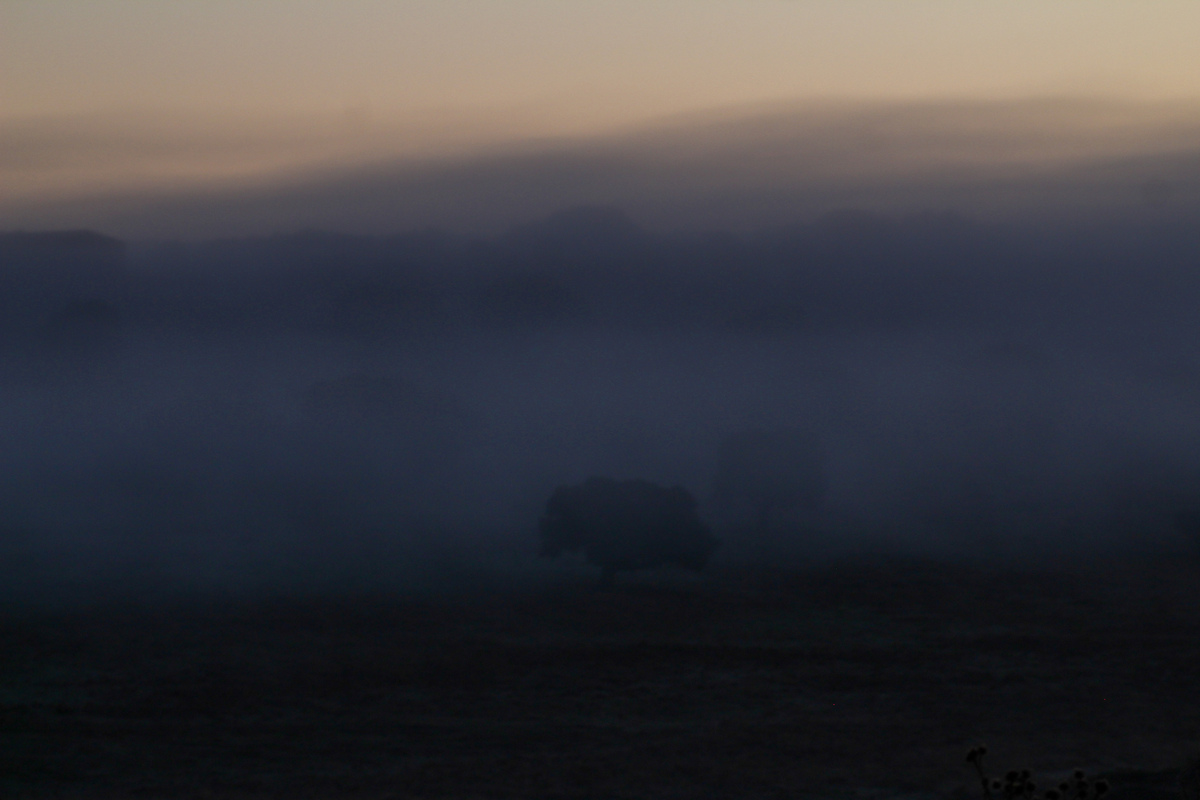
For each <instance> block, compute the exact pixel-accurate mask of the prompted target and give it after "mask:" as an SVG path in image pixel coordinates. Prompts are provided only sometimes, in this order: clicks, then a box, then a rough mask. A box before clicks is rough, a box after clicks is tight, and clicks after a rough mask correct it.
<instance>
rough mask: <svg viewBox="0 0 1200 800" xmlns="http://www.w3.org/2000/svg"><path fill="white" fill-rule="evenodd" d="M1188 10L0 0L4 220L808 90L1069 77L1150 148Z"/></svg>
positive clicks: (691, 121) (709, 110)
mask: <svg viewBox="0 0 1200 800" xmlns="http://www.w3.org/2000/svg"><path fill="white" fill-rule="evenodd" d="M1197 29H1200V6H1197V5H1196V4H1195V3H1190V2H1183V1H1182V0H1180V1H1179V2H1168V1H1167V0H1160V1H1159V2H1142V3H1136V4H1133V3H1102V4H1101V3H1094V2H1080V1H1068V0H1062V1H1060V2H1049V3H1046V2H1037V3H1035V2H1024V1H1021V2H973V3H961V2H950V0H911V1H910V2H904V3H900V2H881V1H880V0H845V1H843V2H816V1H815V0H814V1H812V2H803V1H802V0H748V1H747V2H728V0H720V1H718V0H656V1H655V2H634V1H633V0H613V2H605V3H563V2H550V1H549V0H508V1H507V2H481V1H480V0H437V2H424V1H422V0H411V1H410V2H404V3H394V2H378V1H376V0H341V1H340V2H331V1H330V0H294V1H292V0H289V1H288V2H282V1H280V0H256V1H255V2H250V3H245V2H232V0H177V1H176V2H171V3H160V2H149V1H148V0H110V1H109V2H105V3H84V2H78V1H77V0H38V1H37V2H33V1H32V0H4V2H0V143H2V144H3V147H2V148H0V178H2V180H0V186H3V188H2V189H0V228H13V227H30V226H32V227H38V226H46V225H50V226H53V225H54V224H84V223H88V222H93V223H98V224H101V225H103V224H105V223H107V224H108V226H109V227H110V228H113V229H114V231H115V232H117V233H143V234H146V233H150V232H152V230H153V226H149V225H148V224H142V225H141V226H140V227H139V225H137V224H134V223H132V222H130V221H129V220H128V219H126V220H125V221H124V222H122V221H117V220H111V219H106V218H105V217H103V215H98V214H97V213H96V212H95V206H96V204H97V203H99V204H101V205H103V204H105V203H107V202H109V201H110V200H112V199H114V198H125V199H128V198H129V197H130V196H133V195H136V196H137V197H139V198H141V200H142V202H143V203H145V202H149V201H148V200H147V198H156V197H161V196H163V195H164V194H169V195H171V196H173V197H174V196H178V195H180V194H185V195H191V194H195V193H197V192H200V193H204V192H212V191H213V190H214V189H216V188H220V189H221V190H223V191H228V190H231V189H238V190H241V189H245V188H247V187H262V186H263V185H266V184H271V185H273V186H278V185H279V184H280V182H281V181H283V182H285V183H286V182H287V181H288V180H293V181H294V180H297V179H299V178H300V177H301V176H305V177H304V179H305V180H307V179H308V178H309V177H311V176H313V175H318V174H319V175H322V176H325V177H327V176H328V175H329V173H330V171H342V170H346V169H349V168H361V167H363V166H364V165H377V164H379V163H381V162H385V161H386V162H390V163H393V164H395V163H405V164H411V163H414V162H416V163H425V162H427V161H428V160H429V159H438V160H441V161H443V162H444V161H446V160H447V159H450V160H454V159H460V160H461V159H463V158H468V157H474V156H478V155H479V154H480V153H495V152H497V151H506V152H507V151H511V150H512V149H513V148H514V147H515V148H517V149H522V151H523V152H528V149H529V148H531V147H534V148H540V149H541V150H542V151H543V152H544V151H546V150H547V149H549V148H552V147H561V146H562V145H563V143H564V142H566V143H579V142H581V141H582V142H588V143H591V144H595V142H596V141H597V140H598V139H599V140H604V141H605V142H608V141H612V140H613V138H614V137H617V138H620V137H623V136H624V137H628V136H630V135H639V134H644V133H645V132H646V131H648V130H650V131H657V130H661V129H664V128H665V129H669V130H675V131H676V132H678V131H679V130H680V127H681V126H684V127H686V126H688V125H692V126H695V125H698V124H700V123H704V122H708V121H711V120H714V119H718V120H729V119H742V118H757V117H758V116H761V115H762V114H764V113H774V112H776V111H778V109H780V108H787V109H790V110H792V111H793V112H794V111H796V110H797V109H801V110H802V109H805V108H809V107H811V106H812V104H814V103H816V104H824V106H822V107H825V106H828V104H829V103H843V104H845V103H852V104H853V103H857V104H860V105H861V104H875V105H878V104H881V103H883V104H892V105H893V106H894V105H895V104H918V106H919V105H920V104H929V103H942V104H944V103H957V104H963V103H966V104H975V105H976V106H978V105H980V104H989V103H999V104H1011V103H1013V102H1022V101H1028V100H1030V99H1039V98H1052V99H1057V100H1063V99H1068V100H1077V99H1079V98H1087V99H1090V100H1093V101H1104V102H1109V103H1115V104H1124V105H1123V106H1122V107H1121V108H1120V109H1119V110H1118V111H1116V112H1114V114H1115V115H1116V116H1117V117H1118V118H1119V119H1117V120H1116V123H1115V126H1116V127H1120V126H1124V127H1125V129H1126V133H1127V134H1128V128H1129V126H1130V124H1131V119H1132V120H1133V121H1134V122H1136V123H1138V124H1141V125H1143V126H1144V127H1145V128H1146V129H1145V130H1141V131H1140V132H1139V133H1137V136H1136V137H1135V138H1139V139H1140V140H1143V141H1151V142H1152V143H1151V144H1148V145H1146V147H1145V148H1143V149H1147V148H1148V149H1150V150H1155V149H1162V148H1163V147H1167V148H1168V149H1169V147H1170V145H1169V144H1158V143H1156V142H1157V141H1158V139H1156V137H1159V138H1161V137H1162V135H1163V134H1162V130H1161V125H1159V123H1161V121H1162V120H1164V119H1169V120H1172V121H1175V122H1178V119H1179V117H1180V114H1181V112H1180V109H1181V108H1182V107H1187V108H1188V109H1189V110H1188V112H1187V114H1185V115H1184V116H1187V117H1188V118H1189V124H1188V125H1187V126H1185V128H1186V131H1185V132H1184V133H1183V134H1181V133H1180V132H1179V130H1178V127H1176V128H1173V129H1172V132H1171V133H1170V134H1169V135H1166V139H1167V140H1170V141H1171V142H1174V143H1175V144H1178V140H1179V138H1180V136H1184V137H1188V136H1191V133H1192V129H1191V127H1190V124H1191V120H1192V119H1194V118H1196V117H1197V115H1196V114H1195V112H1194V108H1193V106H1194V105H1195V103H1196V101H1198V100H1200V51H1197V49H1196V48H1195V47H1194V41H1193V36H1192V34H1193V33H1194V31H1196V30H1197ZM1131 104H1132V105H1131ZM1065 107H1066V108H1068V109H1069V108H1070V107H1071V106H1070V104H1069V103H1068V104H1067V105H1066V106H1065ZM1131 109H1132V110H1131ZM1015 119H1017V120H1018V121H1019V120H1025V119H1027V115H1025V114H1023V113H1022V114H1018V115H1017V116H1016V117H1015ZM947 124H949V125H950V127H951V128H952V129H953V130H955V131H959V132H961V131H963V130H965V129H968V128H970V125H967V126H966V127H965V128H964V125H963V123H962V122H961V121H960V122H957V123H953V124H950V123H947ZM1047 124H1048V123H1047V120H1046V119H1045V118H1044V115H1043V116H1042V117H1039V118H1038V119H1037V120H1036V121H1034V122H1032V123H1029V124H1025V123H1021V124H1018V125H1016V127H1018V128H1021V131H1022V135H1025V134H1027V133H1028V132H1029V130H1028V129H1029V127H1030V125H1032V128H1033V130H1034V134H1036V135H1039V136H1043V137H1045V136H1051V137H1053V136H1057V137H1058V138H1059V139H1060V140H1065V141H1067V142H1070V141H1073V140H1074V139H1075V138H1077V137H1079V136H1083V137H1085V139H1087V141H1088V142H1094V141H1095V137H1096V136H1100V137H1101V139H1102V140H1104V141H1108V140H1107V139H1105V138H1104V137H1105V136H1107V132H1108V131H1109V129H1110V128H1112V127H1114V124H1113V121H1112V120H1109V119H1106V118H1104V115H1099V117H1098V116H1097V115H1096V114H1095V113H1089V114H1087V115H1084V118H1083V119H1081V118H1080V117H1079V116H1078V115H1072V114H1070V113H1059V115H1058V117H1057V118H1056V119H1055V120H1053V121H1052V123H1051V126H1052V128H1053V130H1050V131H1049V132H1047V131H1046V126H1047ZM1156 125H1157V126H1158V127H1155V126H1156ZM1007 127H1008V128H1010V129H1011V128H1012V127H1013V125H1012V124H1009V125H1008V126H1007ZM1002 128H1003V126H1002ZM1128 138H1129V137H1128V135H1126V139H1128ZM677 144H678V143H676V144H673V145H672V146H671V147H670V148H668V149H673V148H674V147H676V146H677ZM1058 146H1059V147H1060V148H1061V147H1062V146H1063V145H1062V141H1060V142H1059V145H1058ZM1087 146H1088V147H1091V146H1092V145H1090V144H1089V145H1087ZM506 149H507V150H506ZM1127 151H1128V148H1127V147H1126V148H1125V149H1124V150H1121V151H1120V152H1127ZM581 199H584V200H586V199H589V198H586V197H584V198H581ZM591 199H594V200H597V201H604V200H606V199H613V198H605V197H600V196H597V197H594V198H591ZM546 202H547V203H549V202H550V201H549V200H547V201H546ZM80 203H84V204H85V205H87V204H88V203H90V204H91V205H89V206H88V208H91V209H92V210H91V211H84V210H81V207H80V205H79V204H80ZM318 217H319V215H318ZM317 221H319V219H318V220H317ZM424 221H425V220H416V219H413V220H412V222H414V223H416V222H424ZM447 221H448V222H451V223H454V222H458V223H460V224H468V223H467V222H464V221H463V220H461V219H457V220H456V219H453V218H447ZM329 223H330V224H336V223H337V220H336V219H332V218H331V219H330V220H329ZM262 224H263V225H267V224H277V223H274V222H271V223H268V222H266V221H264V222H263V223H262ZM398 224H401V223H398ZM219 230H223V228H222V227H221V226H220V225H218V226H216V227H215V228H214V227H211V226H210V227H209V228H204V229H195V230H193V231H191V232H192V233H195V234H200V233H204V232H209V231H219ZM187 232H189V229H188V228H187V226H183V225H176V226H167V227H166V228H163V229H162V233H164V234H166V233H187Z"/></svg>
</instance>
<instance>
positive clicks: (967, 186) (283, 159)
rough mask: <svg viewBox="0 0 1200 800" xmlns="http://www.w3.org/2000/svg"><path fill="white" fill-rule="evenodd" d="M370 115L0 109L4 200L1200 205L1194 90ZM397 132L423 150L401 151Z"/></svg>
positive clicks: (358, 206)
mask: <svg viewBox="0 0 1200 800" xmlns="http://www.w3.org/2000/svg"><path fill="white" fill-rule="evenodd" d="M356 124H357V123H356ZM379 124H380V126H381V127H380V130H378V131H375V132H364V130H365V129H364V130H359V129H357V128H356V129H354V130H349V132H348V133H345V134H341V133H339V131H338V129H337V126H336V125H333V124H332V123H329V122H328V121H323V122H321V123H320V124H315V125H312V126H311V128H310V129H306V128H305V126H304V125H302V124H296V125H295V126H293V127H292V128H286V129H281V128H280V126H279V125H278V124H273V125H267V124H262V125H261V126H260V129H256V128H255V126H248V127H246V128H245V129H244V130H239V129H238V128H237V127H236V126H231V127H230V129H229V132H228V133H222V132H221V131H222V130H224V129H223V128H222V127H221V125H219V124H217V123H215V122H212V121H200V124H198V125H197V128H198V130H197V131H194V132H191V131H179V130H178V128H180V127H182V126H181V125H180V124H179V123H171V124H169V125H168V124H165V123H163V124H159V125H157V126H155V125H149V124H148V123H138V124H131V125H130V126H129V127H128V128H126V127H123V126H122V124H121V123H120V122H119V121H111V120H110V121H104V122H103V123H100V122H95V123H91V122H71V123H54V122H51V123H36V122H31V121H15V122H14V121H10V122H9V123H7V125H4V126H0V140H3V141H4V142H5V144H6V147H5V148H4V152H5V153H6V154H7V155H6V156H5V157H4V159H3V161H0V170H3V172H4V174H5V177H6V181H5V185H6V186H7V187H8V188H7V189H6V191H5V195H4V196H2V197H0V219H6V220H8V222H7V223H6V227H9V228H15V227H24V228H45V227H51V226H53V227H63V226H64V225H65V226H67V227H87V228H94V229H99V230H107V231H111V232H113V233H116V234H118V235H121V236H124V237H133V238H142V239H145V238H176V237H184V238H189V239H197V238H206V237H212V236H229V235H261V234H267V233H272V232H279V231H287V230H296V229H298V228H305V227H315V228H322V229H335V230H345V231H348V232H358V233H376V234H382V233H391V232H394V231H397V230H404V229H410V228H419V227H428V226H432V227H440V228H447V229H451V230H459V231H462V232H464V233H475V234H482V233H486V234H489V235H494V234H497V233H499V232H501V231H503V230H504V229H506V228H507V227H509V226H511V225H513V224H516V223H518V222H520V221H522V220H528V219H536V218H539V217H544V216H546V215H548V214H550V213H553V212H554V211H555V210H558V209H561V208H565V207H571V206H577V205H613V206H617V207H620V208H622V209H623V210H625V211H626V212H627V213H629V214H630V215H631V216H632V217H633V218H634V219H636V220H638V221H639V222H640V223H641V224H644V225H646V226H648V227H650V228H651V229H656V230H692V231H696V230H704V229H711V228H729V229H734V230H752V229H755V228H761V227H765V226H771V225H777V224H784V223H786V222H790V221H792V220H794V219H797V218H812V217H814V216H817V215H819V214H821V213H826V212H829V211H831V210H834V209H837V208H841V207H859V208H867V209H874V210H877V211H881V212H885V213H913V212H917V211H923V210H928V209H953V210H955V211H957V212H960V213H966V214H970V215H973V216H984V217H986V218H991V219H1025V220H1029V219H1036V218H1042V219H1061V218H1071V217H1080V216H1084V217H1086V216H1088V215H1095V214H1097V213H1107V214H1111V215H1117V216H1128V215H1129V214H1145V213H1150V212H1148V211H1147V208H1148V206H1153V209H1154V211H1153V213H1160V214H1161V213H1162V210H1163V209H1164V208H1170V209H1172V210H1173V211H1174V212H1176V213H1184V212H1185V211H1187V212H1188V213H1194V212H1195V210H1196V208H1197V206H1198V205H1200V169H1198V166H1197V165H1198V163H1200V158H1198V155H1197V143H1198V142H1200V135H1198V134H1200V106H1196V105H1195V104H1193V103H1186V102H1177V103H1135V102H1123V101H1116V100H1103V99H1089V98H1070V97H1062V98H1047V99H1035V100H1022V101H1008V102H1002V101H993V102H980V101H975V102H969V101H929V102H907V103H905V102H892V103H853V102H836V101H827V102H820V103H816V102H809V103H800V104H781V105H779V106H774V107H767V108H763V107H754V108H743V109H729V110H722V111H716V112H704V113H697V114H692V115H680V116H677V117H673V118H671V119H667V120H660V121H657V122H654V123H651V124H647V125H644V126H642V127H640V128H636V129H632V130H627V131H624V132H618V133H608V134H603V135H592V136H580V135H550V136H540V137H539V136H529V135H519V134H516V133H513V132H511V131H510V132H509V133H507V134H506V133H503V132H499V133H496V134H495V135H496V138H495V140H494V142H495V143H491V144H489V143H488V138H487V137H488V134H487V132H488V131H489V130H494V129H495V128H496V126H497V125H500V123H486V124H482V125H481V129H482V132H480V133H478V134H474V133H463V134H461V136H466V137H468V138H471V137H474V138H472V139H471V142H468V143H466V144H463V145H462V146H461V149H460V150H459V151H458V153H457V154H455V153H454V152H450V151H451V150H453V149H454V147H455V145H446V146H444V147H448V148H449V150H447V149H443V150H442V151H437V150H428V151H426V152H424V153H422V152H418V151H419V150H420V148H421V147H422V146H423V145H419V144H412V142H420V141H424V140H425V139H426V138H428V136H426V135H425V134H417V133H412V132H410V133H407V134H406V133H404V127H403V126H401V127H400V128H399V129H398V132H396V133H394V134H393V133H392V131H393V130H397V129H393V128H389V127H388V125H389V124H390V123H385V122H381V123H379ZM43 126H47V127H48V128H49V130H48V131H43V130H42V127H43ZM350 127H351V128H354V126H350ZM460 127H461V128H463V129H464V130H467V131H469V130H470V128H471V126H470V124H469V123H468V122H467V121H464V122H463V124H462V125H461V126H460ZM452 128H453V125H450V124H448V125H447V130H450V129H452ZM93 129H94V130H96V131H97V132H96V133H95V134H91V133H89V131H90V130H93ZM56 131H57V132H56ZM139 131H140V132H139ZM434 138H435V139H436V138H438V137H434ZM440 138H441V139H443V140H445V141H453V140H454V139H455V135H454V134H451V133H445V134H444V135H442V136H441V137H440ZM339 141H340V142H342V144H339ZM173 142H177V144H173ZM206 142H209V143H210V144H206ZM406 142H408V143H409V144H408V145H406V144H405V143H406ZM406 146H411V147H416V148H417V150H414V151H412V152H410V153H408V154H407V155H404V154H399V155H396V154H394V153H395V148H397V147H406ZM89 164H104V165H105V167H104V170H105V172H104V174H96V175H95V176H94V178H86V177H78V180H79V183H77V184H76V185H75V186H74V188H72V186H71V185H70V181H71V180H72V178H71V175H75V176H84V175H86V174H87V173H88V170H89V169H90V167H89V166H88V165H89ZM122 165H128V167H126V166H122ZM64 170H66V171H64ZM123 170H126V172H127V174H126V173H123V172H122V171H123ZM123 174H126V177H122V175H123ZM130 176H132V177H130ZM155 176H158V177H155ZM222 176H225V177H222ZM25 185H27V186H28V187H29V188H28V190H25V189H22V188H21V187H22V186H25ZM1164 186H1165V187H1166V188H1165V189H1164V188H1163V187H1164ZM38 187H40V188H38ZM139 187H140V188H139ZM1147 198H1150V200H1147ZM51 220H53V222H50V221H51Z"/></svg>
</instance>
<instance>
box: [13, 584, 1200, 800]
mask: <svg viewBox="0 0 1200 800" xmlns="http://www.w3.org/2000/svg"><path fill="white" fill-rule="evenodd" d="M0 659H2V662H0V681H2V682H0V796H2V797H5V798H26V797H28V798H49V797H55V798H74V797H80V798H93V797H94V798H108V797H130V796H139V797H155V798H158V797H161V798H208V797H211V798H217V797H221V798H226V797H229V798H259V797H263V798H265V797H284V796H287V797H364V798H383V797H420V798H469V797H471V798H481V797H511V798H532V797H558V798H576V797H578V798H583V797H597V798H599V797H628V798H657V797H698V798H704V797H711V798H738V797H778V798H784V797H820V796H824V797H841V796H844V797H849V796H856V797H876V796H877V797H895V796H902V795H907V796H914V797H915V796H923V797H959V798H966V797H971V798H974V797H975V796H976V795H977V788H978V784H977V781H976V780H975V779H974V778H973V774H972V773H971V772H970V771H969V765H967V764H966V763H965V762H964V754H965V753H966V752H967V749H968V748H969V747H970V746H971V745H973V744H975V743H977V742H980V741H986V742H987V744H988V747H989V752H990V754H991V755H989V760H990V761H991V763H992V764H994V765H995V766H996V767H998V768H1008V767H1010V766H1020V767H1028V768H1030V769H1032V770H1033V771H1034V774H1035V775H1046V776H1054V775H1057V774H1065V773H1067V772H1068V771H1069V770H1071V769H1074V768H1076V767H1079V768H1083V769H1086V770H1087V771H1088V772H1089V774H1097V773H1105V772H1106V771H1107V773H1108V774H1112V775H1114V776H1115V780H1114V792H1113V793H1112V795H1111V797H1113V798H1118V797H1121V796H1125V797H1133V796H1145V797H1168V796H1172V795H1173V794H1174V788H1173V787H1174V786H1175V784H1174V783H1173V782H1172V776H1173V775H1174V773H1173V772H1171V770H1173V769H1176V768H1178V767H1179V766H1181V765H1182V764H1183V763H1185V762H1186V761H1187V759H1188V758H1189V757H1190V756H1191V755H1193V754H1195V753H1196V752H1200V565H1197V564H1195V563H1188V562H1185V561H1179V562H1167V563H1161V562H1156V563H1145V562H1125V563H1122V564H1114V563H1108V564H1094V565H1089V566H1078V567H1076V568H1073V569H1070V570H1067V569H1057V570H1052V569H1040V570H1016V569H994V570H992V569H981V568H977V567H971V568H967V567H956V566H947V565H936V564H930V563H914V562H870V563H866V562H858V563H843V564H840V565H835V566H824V567H821V568H813V569H810V570H797V571H794V572H775V573H763V572H754V573H751V572H741V571H735V570H725V571H720V570H718V571H716V572H714V573H713V574H711V575H710V576H708V577H707V578H705V579H704V581H702V582H700V583H697V584H693V585H679V584H674V585H664V584H654V583H648V582H641V583H638V582H628V583H625V584H624V585H620V586H618V588H617V589H616V590H614V591H610V592H597V591H594V590H593V589H592V588H591V587H588V586H581V585H555V586H542V587H539V588H536V589H534V588H525V589H520V588H512V587H509V588H505V589H494V590H482V589H480V590H476V591H471V592H463V593H459V594H455V595H443V596H436V597H435V596H425V597H411V596H409V597H405V596H372V597H354V598H341V599H337V600H329V599H324V600H311V599H310V600H290V601H283V600H278V599H276V600H270V601H262V600H259V601H253V602H251V601H244V600H243V601H229V602H222V603H208V604H204V605H201V604H190V605H187V604H184V605H179V604H176V605H170V604H168V605H159V606H157V607H156V608H154V609H152V610H151V609H147V608H145V607H143V608H140V609H137V608H128V607H124V608H113V607H106V608H103V609H98V608H93V609H90V610H87V611H79V610H75V611H71V612H54V613H50V612H38V613H34V612H31V611H21V610H14V609H10V610H9V611H7V612H6V614H5V616H4V617H3V619H2V620H0ZM1138 770H1141V771H1143V772H1141V773H1138V772H1136V771H1138ZM1122 775H1124V776H1133V777H1129V779H1128V780H1127V781H1126V784H1122V782H1121V776H1122ZM1139 775H1140V776H1141V777H1138V776H1139ZM1138 780H1140V781H1142V783H1141V784H1140V785H1141V786H1142V788H1141V789H1137V790H1136V791H1135V790H1134V788H1133V787H1134V784H1135V783H1136V782H1137V781H1138Z"/></svg>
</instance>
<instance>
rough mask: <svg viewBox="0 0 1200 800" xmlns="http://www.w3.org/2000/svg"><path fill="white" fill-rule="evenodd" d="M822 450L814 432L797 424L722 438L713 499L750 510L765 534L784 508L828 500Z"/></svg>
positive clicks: (729, 509)
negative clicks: (783, 428) (791, 428)
mask: <svg viewBox="0 0 1200 800" xmlns="http://www.w3.org/2000/svg"><path fill="white" fill-rule="evenodd" d="M827 487H828V480H827V479H826V477H825V464H824V456H823V454H822V453H821V449H820V447H819V446H818V445H817V443H816V442H815V441H814V440H813V438H812V437H810V436H808V435H807V434H805V433H803V432H802V431H797V430H776V431H766V430H751V431H742V432H740V433H735V434H733V435H732V436H730V437H729V438H727V439H726V440H725V441H724V442H723V443H722V444H721V449H720V452H719V454H718V456H717V474H716V477H715V479H714V480H713V501H714V503H715V504H716V506H717V508H718V509H720V510H721V511H723V512H725V513H738V512H741V513H742V514H745V513H746V512H749V516H751V517H752V518H753V520H754V527H755V528H756V529H757V531H758V532H759V533H760V534H764V535H765V534H766V533H767V532H768V530H769V529H770V528H771V526H772V524H773V523H774V522H775V520H776V518H777V517H778V515H779V514H780V513H781V512H785V511H794V510H809V511H811V510H815V509H817V508H819V507H820V506H821V504H822V503H823V502H824V500H825V492H826V489H827Z"/></svg>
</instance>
